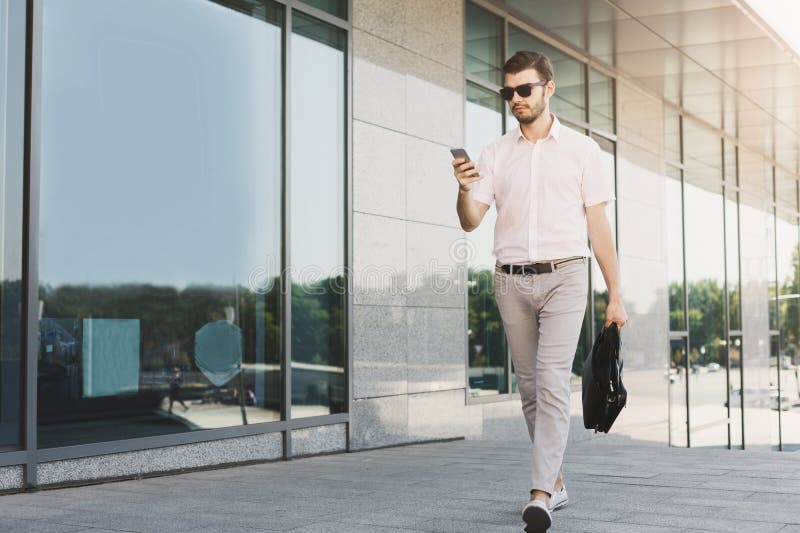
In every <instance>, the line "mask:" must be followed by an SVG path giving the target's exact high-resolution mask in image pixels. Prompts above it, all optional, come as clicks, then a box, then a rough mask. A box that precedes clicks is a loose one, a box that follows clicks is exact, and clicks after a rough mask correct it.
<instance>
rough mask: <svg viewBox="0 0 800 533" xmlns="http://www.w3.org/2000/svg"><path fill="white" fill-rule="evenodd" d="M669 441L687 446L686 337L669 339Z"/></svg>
mask: <svg viewBox="0 0 800 533" xmlns="http://www.w3.org/2000/svg"><path fill="white" fill-rule="evenodd" d="M668 368H669V370H668V371H667V379H668V380H669V443H670V445H671V446H681V447H686V446H687V440H686V436H687V432H686V430H687V427H688V426H687V420H686V415H687V411H686V381H687V379H688V372H687V371H686V339H685V338H679V339H670V340H669V366H668Z"/></svg>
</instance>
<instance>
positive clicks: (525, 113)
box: [505, 69, 555, 124]
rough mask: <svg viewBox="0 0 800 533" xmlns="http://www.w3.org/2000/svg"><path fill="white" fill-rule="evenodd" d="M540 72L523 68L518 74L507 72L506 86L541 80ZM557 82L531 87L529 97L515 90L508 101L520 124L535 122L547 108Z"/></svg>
mask: <svg viewBox="0 0 800 533" xmlns="http://www.w3.org/2000/svg"><path fill="white" fill-rule="evenodd" d="M540 80H541V78H540V77H539V73H538V72H536V71H535V70H533V69H528V70H523V71H522V72H518V73H516V74H506V76H505V86H506V87H516V86H518V85H523V84H525V83H535V82H537V81H540ZM554 88H555V84H553V82H552V81H549V82H547V85H543V86H540V87H531V89H532V90H531V94H530V96H528V97H527V98H523V97H521V96H520V95H519V94H517V92H516V91H514V96H513V98H511V100H509V101H508V106H509V107H510V108H511V112H512V113H513V114H514V117H516V119H517V120H518V121H519V123H520V124H530V123H531V122H534V121H535V120H536V119H537V118H539V117H540V116H541V114H542V113H543V112H544V111H545V110H546V109H547V105H548V102H549V101H550V96H551V95H552V94H553V89H554Z"/></svg>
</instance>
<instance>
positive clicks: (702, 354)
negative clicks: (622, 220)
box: [684, 175, 728, 447]
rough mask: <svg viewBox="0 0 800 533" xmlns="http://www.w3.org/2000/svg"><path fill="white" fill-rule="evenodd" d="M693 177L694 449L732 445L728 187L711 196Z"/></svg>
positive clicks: (689, 246)
mask: <svg viewBox="0 0 800 533" xmlns="http://www.w3.org/2000/svg"><path fill="white" fill-rule="evenodd" d="M701 185H702V186H698V185H697V184H696V183H694V182H693V181H692V180H691V179H690V178H689V177H688V175H687V179H686V183H685V189H684V191H685V193H684V196H685V201H686V204H685V212H686V281H687V288H688V291H689V363H690V369H691V377H690V379H689V407H690V413H689V419H690V422H691V429H690V432H691V434H690V438H691V444H692V446H693V447H694V446H727V445H728V428H727V422H728V412H727V408H726V406H725V402H726V401H727V392H726V391H727V387H728V385H727V376H726V372H725V368H726V367H727V350H726V345H727V343H726V342H725V340H726V339H727V334H726V333H725V331H724V327H725V322H724V319H725V314H724V292H723V287H724V284H725V264H724V257H725V256H724V250H723V242H724V241H723V226H722V225H723V223H724V219H723V213H722V205H723V199H722V185H721V182H719V183H718V185H717V187H716V190H714V191H709V190H707V188H710V184H709V183H708V182H702V184H701Z"/></svg>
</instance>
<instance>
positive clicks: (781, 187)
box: [775, 169, 797, 213]
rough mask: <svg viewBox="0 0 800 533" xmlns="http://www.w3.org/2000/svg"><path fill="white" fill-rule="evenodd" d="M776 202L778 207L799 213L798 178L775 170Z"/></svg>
mask: <svg viewBox="0 0 800 533" xmlns="http://www.w3.org/2000/svg"><path fill="white" fill-rule="evenodd" d="M775 202H776V203H777V204H778V207H781V208H783V209H785V210H787V211H791V212H793V213H794V212H797V178H796V177H795V176H793V175H791V174H789V173H788V172H784V171H783V170H780V169H775Z"/></svg>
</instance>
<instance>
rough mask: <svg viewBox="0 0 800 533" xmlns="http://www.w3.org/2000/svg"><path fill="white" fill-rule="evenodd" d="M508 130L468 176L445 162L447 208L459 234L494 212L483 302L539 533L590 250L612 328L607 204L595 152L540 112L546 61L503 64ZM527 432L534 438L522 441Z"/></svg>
mask: <svg viewBox="0 0 800 533" xmlns="http://www.w3.org/2000/svg"><path fill="white" fill-rule="evenodd" d="M503 72H504V73H505V87H503V89H501V91H500V93H501V95H502V96H503V98H504V99H505V100H506V101H508V105H509V107H510V109H511V111H512V112H513V113H514V117H516V119H517V121H518V122H519V127H517V128H514V129H513V130H511V131H509V132H508V133H506V134H505V135H503V136H502V137H500V138H499V139H497V140H496V141H495V142H493V143H492V144H490V145H489V146H487V147H486V148H485V149H484V150H483V153H482V154H481V157H480V160H479V162H478V168H475V165H474V164H473V163H472V162H471V161H466V160H465V159H463V158H459V159H455V160H453V173H454V174H455V177H456V179H457V180H458V183H459V191H458V201H457V205H456V209H457V211H458V217H459V219H460V221H461V227H462V228H463V229H464V230H465V231H472V230H474V229H475V228H476V227H478V225H479V224H480V222H481V220H482V219H483V216H484V214H485V213H486V211H487V210H488V209H489V207H490V205H491V204H492V202H493V201H496V203H497V221H496V224H495V233H494V255H495V257H496V258H497V264H496V266H495V273H494V277H495V285H494V286H495V298H496V300H497V306H498V308H499V310H500V315H501V317H502V319H503V326H504V328H505V331H506V336H507V337H508V341H509V345H510V347H511V357H512V359H513V361H514V366H515V368H516V372H517V383H518V387H519V392H520V397H521V399H522V410H523V413H524V415H525V421H526V423H527V426H528V432H529V434H530V438H531V442H532V444H533V459H532V490H531V497H530V501H529V502H528V503H527V504H526V505H525V507H524V509H523V520H524V521H525V523H526V531H527V532H529V533H537V532H544V531H546V530H547V529H548V528H549V527H550V525H551V523H552V515H551V511H552V510H554V509H555V508H557V507H560V506H562V505H564V504H565V503H566V501H567V494H566V488H565V487H564V484H563V481H562V475H561V463H562V460H563V457H564V449H565V448H566V444H567V436H568V433H569V421H570V384H569V380H570V375H571V371H572V360H573V359H574V357H575V349H576V347H577V343H578V337H579V335H580V331H581V324H582V323H583V318H584V314H585V310H586V301H587V300H586V298H587V292H588V258H589V256H590V251H589V248H588V246H587V244H586V240H587V226H588V238H589V240H590V241H591V244H592V249H593V251H594V255H595V257H596V259H597V261H598V263H599V264H600V268H601V270H602V272H603V277H604V278H605V281H606V285H607V286H608V291H609V303H608V306H607V307H606V321H605V325H606V326H608V325H610V324H611V323H612V322H614V323H616V324H617V326H618V327H620V328H621V327H622V326H623V325H624V324H625V322H626V321H627V318H628V317H627V314H626V313H625V308H624V306H623V304H622V296H621V292H620V286H619V276H618V268H617V258H616V253H615V250H614V243H613V240H612V236H611V227H610V225H609V223H608V219H607V217H606V214H605V205H606V202H607V201H611V200H614V199H615V197H614V193H613V190H612V186H611V183H610V180H609V179H607V177H606V176H605V175H604V170H603V169H604V167H603V164H602V155H601V152H600V147H599V146H598V145H597V143H596V142H595V141H594V140H592V139H591V138H589V137H587V136H585V135H581V134H580V133H577V132H575V131H573V130H571V129H569V128H567V127H566V126H563V125H562V124H561V123H560V122H559V120H558V118H556V117H555V116H554V115H553V114H552V113H550V98H552V96H553V93H554V91H555V83H554V81H553V67H552V64H551V62H550V60H549V59H548V58H547V57H546V56H544V55H541V54H537V53H535V52H517V53H516V54H514V55H513V56H512V57H511V58H510V59H509V60H508V61H507V62H506V63H505V65H504V66H503ZM534 435H535V436H536V438H534Z"/></svg>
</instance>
